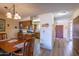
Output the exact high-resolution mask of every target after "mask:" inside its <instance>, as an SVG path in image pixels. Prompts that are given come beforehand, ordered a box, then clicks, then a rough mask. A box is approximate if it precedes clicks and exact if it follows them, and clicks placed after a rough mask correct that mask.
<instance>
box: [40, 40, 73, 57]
mask: <svg viewBox="0 0 79 59" xmlns="http://www.w3.org/2000/svg"><path fill="white" fill-rule="evenodd" d="M41 56H73V42H72V41H68V42H67V41H66V40H65V39H56V40H55V42H54V46H53V49H52V50H47V49H44V48H41Z"/></svg>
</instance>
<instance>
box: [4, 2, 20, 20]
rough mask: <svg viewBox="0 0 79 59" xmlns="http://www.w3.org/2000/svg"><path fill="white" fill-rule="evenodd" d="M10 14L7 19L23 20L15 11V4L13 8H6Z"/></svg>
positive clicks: (7, 14)
mask: <svg viewBox="0 0 79 59" xmlns="http://www.w3.org/2000/svg"><path fill="white" fill-rule="evenodd" d="M4 8H5V9H6V10H7V11H8V12H7V13H6V17H7V18H10V19H11V18H12V19H21V16H20V15H19V14H18V13H17V12H16V10H15V4H13V6H12V8H10V9H9V8H8V7H4Z"/></svg>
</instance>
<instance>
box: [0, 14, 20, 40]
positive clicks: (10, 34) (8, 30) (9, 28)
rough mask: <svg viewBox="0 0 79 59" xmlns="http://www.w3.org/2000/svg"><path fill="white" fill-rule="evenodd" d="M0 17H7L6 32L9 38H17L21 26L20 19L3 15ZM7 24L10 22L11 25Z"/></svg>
mask: <svg viewBox="0 0 79 59" xmlns="http://www.w3.org/2000/svg"><path fill="white" fill-rule="evenodd" d="M0 18H2V19H5V21H6V25H5V26H6V27H5V32H6V33H7V37H8V39H11V38H16V33H17V32H18V28H19V21H18V20H12V19H6V18H5V17H3V16H2V15H0ZM7 24H9V26H8V25H7ZM15 26H17V29H15Z"/></svg>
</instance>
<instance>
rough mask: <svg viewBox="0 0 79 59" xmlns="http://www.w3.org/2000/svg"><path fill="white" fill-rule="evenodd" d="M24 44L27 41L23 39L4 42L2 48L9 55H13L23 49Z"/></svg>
mask: <svg viewBox="0 0 79 59" xmlns="http://www.w3.org/2000/svg"><path fill="white" fill-rule="evenodd" d="M24 42H25V40H23V39H13V40H3V41H0V48H1V49H3V50H4V51H5V52H7V53H12V52H14V51H17V50H18V49H20V48H22V47H20V45H21V44H23V43H24ZM21 46H22V45H21Z"/></svg>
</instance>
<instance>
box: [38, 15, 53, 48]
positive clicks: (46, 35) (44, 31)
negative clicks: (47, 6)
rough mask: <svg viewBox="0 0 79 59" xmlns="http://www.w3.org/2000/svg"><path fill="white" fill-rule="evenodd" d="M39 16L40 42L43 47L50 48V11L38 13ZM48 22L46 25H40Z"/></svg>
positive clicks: (51, 32) (51, 19) (51, 18)
mask: <svg viewBox="0 0 79 59" xmlns="http://www.w3.org/2000/svg"><path fill="white" fill-rule="evenodd" d="M39 18H40V43H41V44H42V45H43V46H42V47H43V48H47V49H52V46H53V42H52V41H53V38H52V37H53V26H52V24H54V17H53V14H52V13H47V14H42V15H39ZM46 23H48V24H49V25H48V27H42V25H43V24H46Z"/></svg>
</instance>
